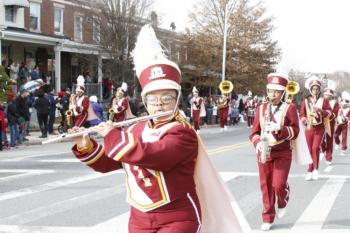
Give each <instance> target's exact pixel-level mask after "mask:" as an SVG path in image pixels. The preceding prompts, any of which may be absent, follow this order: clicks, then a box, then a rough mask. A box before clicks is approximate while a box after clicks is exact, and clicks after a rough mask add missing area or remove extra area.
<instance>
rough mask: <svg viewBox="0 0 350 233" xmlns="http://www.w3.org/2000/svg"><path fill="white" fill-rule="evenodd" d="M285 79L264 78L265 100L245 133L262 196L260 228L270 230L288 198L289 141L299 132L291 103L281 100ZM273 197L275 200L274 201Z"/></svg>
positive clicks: (277, 75)
mask: <svg viewBox="0 0 350 233" xmlns="http://www.w3.org/2000/svg"><path fill="white" fill-rule="evenodd" d="M287 84H288V79H287V78H286V77H284V76H282V75H280V74H276V73H272V74H269V75H268V77H267V86H266V88H267V95H268V100H269V101H268V102H264V103H262V104H261V105H259V106H258V108H257V112H256V115H255V119H254V123H253V129H252V132H251V134H250V136H249V138H250V141H251V142H252V143H253V144H254V147H255V150H256V153H257V159H258V167H259V177H260V188H261V192H262V199H263V212H262V219H263V224H262V225H261V230H264V231H268V230H270V228H271V226H272V224H273V222H274V219H275V216H276V210H275V203H276V202H277V207H278V210H277V217H278V218H282V217H283V216H284V215H285V213H286V206H287V203H288V200H289V185H288V183H287V179H288V174H289V169H290V166H291V161H292V147H291V141H292V140H294V139H296V138H297V136H298V134H299V121H298V119H299V118H298V115H297V111H296V107H295V105H294V104H288V103H284V102H282V98H283V95H284V94H285V88H286V86H287ZM276 198H277V200H276Z"/></svg>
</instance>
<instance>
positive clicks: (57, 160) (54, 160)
mask: <svg viewBox="0 0 350 233" xmlns="http://www.w3.org/2000/svg"><path fill="white" fill-rule="evenodd" d="M36 162H40V163H81V162H80V160H79V159H77V158H71V159H41V160H38V161H36Z"/></svg>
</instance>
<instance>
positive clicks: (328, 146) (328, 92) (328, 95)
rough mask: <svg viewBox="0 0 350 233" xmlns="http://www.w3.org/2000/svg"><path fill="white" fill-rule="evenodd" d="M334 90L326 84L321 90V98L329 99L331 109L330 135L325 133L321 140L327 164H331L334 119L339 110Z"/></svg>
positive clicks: (333, 87)
mask: <svg viewBox="0 0 350 233" xmlns="http://www.w3.org/2000/svg"><path fill="white" fill-rule="evenodd" d="M334 91H335V86H328V87H326V88H325V89H324V92H323V98H324V99H326V100H328V101H329V105H330V107H331V110H332V115H331V116H330V117H329V121H330V128H331V135H328V134H326V135H325V139H324V141H323V145H324V148H323V151H324V152H325V154H326V164H327V165H331V164H332V154H333V138H334V127H335V121H336V118H337V116H338V111H339V103H338V102H337V100H336V99H334V98H333V95H334ZM322 147H323V146H322Z"/></svg>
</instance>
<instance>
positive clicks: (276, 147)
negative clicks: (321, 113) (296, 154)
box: [249, 103, 299, 160]
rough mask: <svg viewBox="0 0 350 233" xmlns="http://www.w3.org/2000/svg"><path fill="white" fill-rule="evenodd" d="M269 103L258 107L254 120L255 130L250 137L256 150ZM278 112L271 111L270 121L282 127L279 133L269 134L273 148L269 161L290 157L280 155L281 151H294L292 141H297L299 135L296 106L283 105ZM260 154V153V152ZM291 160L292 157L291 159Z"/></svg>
mask: <svg viewBox="0 0 350 233" xmlns="http://www.w3.org/2000/svg"><path fill="white" fill-rule="evenodd" d="M267 107H268V103H262V104H261V105H259V106H258V108H257V112H256V115H255V118H254V123H253V129H252V132H251V134H250V136H249V139H250V141H251V142H252V143H253V144H254V148H256V146H257V144H258V143H259V142H260V141H261V140H260V136H261V134H262V129H263V128H264V127H265V126H264V125H265V114H266V113H267V112H266V109H267ZM277 108H278V110H275V109H274V108H272V110H271V111H269V114H270V120H271V121H272V122H275V123H278V124H280V125H281V129H280V130H279V131H277V132H276V131H273V132H268V135H269V145H270V147H271V154H270V155H271V156H270V158H267V160H269V159H270V160H271V159H273V158H278V157H284V156H290V154H289V155H288V154H283V153H279V152H281V151H286V150H290V151H291V150H292V146H291V145H292V144H291V141H292V140H294V139H296V138H297V137H298V134H299V118H298V114H297V111H296V107H295V105H294V104H287V103H281V105H280V106H279V107H277ZM259 153H260V152H259ZM289 158H290V157H289Z"/></svg>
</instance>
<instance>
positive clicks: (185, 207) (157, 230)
mask: <svg viewBox="0 0 350 233" xmlns="http://www.w3.org/2000/svg"><path fill="white" fill-rule="evenodd" d="M160 208H161V209H164V208H163V207H160ZM165 208H166V210H165V211H164V210H163V211H157V210H154V211H151V212H145V213H144V212H141V211H139V210H137V209H135V208H133V207H132V208H131V213H130V219H129V233H197V232H199V229H200V227H201V212H200V205H199V201H198V199H196V198H195V196H191V195H190V196H187V197H185V198H184V199H182V200H178V201H176V202H172V203H170V204H168V206H165Z"/></svg>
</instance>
